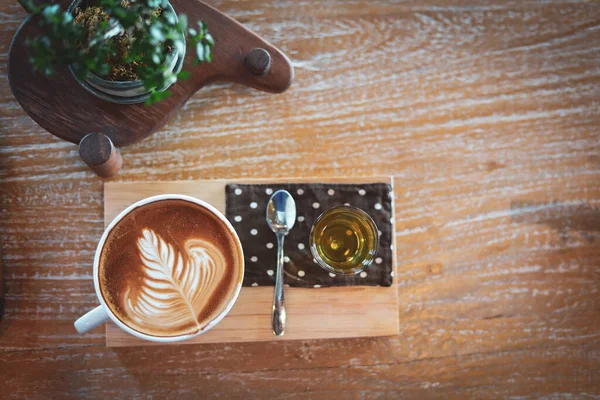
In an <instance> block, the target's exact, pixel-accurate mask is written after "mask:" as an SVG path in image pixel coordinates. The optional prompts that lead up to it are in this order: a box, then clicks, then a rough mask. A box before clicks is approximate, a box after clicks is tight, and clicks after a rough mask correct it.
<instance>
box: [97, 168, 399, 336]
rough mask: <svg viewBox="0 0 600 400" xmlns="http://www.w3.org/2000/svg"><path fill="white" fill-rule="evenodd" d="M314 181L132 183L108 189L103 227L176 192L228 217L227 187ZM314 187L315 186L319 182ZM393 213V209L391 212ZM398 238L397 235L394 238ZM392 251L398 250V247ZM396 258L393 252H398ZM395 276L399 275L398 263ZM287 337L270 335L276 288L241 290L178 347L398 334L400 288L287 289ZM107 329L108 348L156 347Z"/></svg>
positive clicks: (339, 180)
mask: <svg viewBox="0 0 600 400" xmlns="http://www.w3.org/2000/svg"><path fill="white" fill-rule="evenodd" d="M312 181H315V180H314V179H313V180H310V179H285V180H282V179H277V180H274V179H264V180H207V181H179V182H128V183H106V184H105V185H104V223H105V226H106V225H108V224H109V223H110V221H112V219H113V218H114V217H115V216H116V215H117V214H118V213H119V212H120V211H121V210H123V209H124V208H126V207H127V206H129V205H130V204H132V203H134V202H136V201H138V200H141V199H143V198H145V197H148V196H154V195H157V194H166V193H177V194H186V195H190V196H194V197H196V198H199V199H202V200H204V201H206V202H208V203H210V204H212V205H213V206H215V207H216V208H217V209H219V210H220V211H221V212H223V213H225V185H227V184H229V183H276V182H312ZM315 182H316V181H315ZM318 182H325V183H376V182H383V183H389V184H391V185H392V187H393V178H392V177H375V178H337V179H319V180H318ZM392 209H393V207H392ZM394 236H395V235H394ZM393 247H394V251H395V249H396V246H395V244H394V246H393ZM394 254H395V253H394ZM393 260H394V265H393V268H394V275H396V276H397V265H396V263H397V260H396V257H393ZM285 296H286V307H287V315H288V319H287V328H286V331H285V335H283V336H281V337H275V336H274V335H273V333H272V332H271V308H272V304H273V287H243V288H242V291H241V293H240V296H239V298H238V300H237V302H236V303H235V305H234V306H233V308H232V309H231V311H230V312H229V314H228V315H227V316H226V317H225V318H224V319H223V320H222V321H221V322H220V323H219V324H217V325H216V326H215V327H214V328H213V329H212V330H210V331H208V332H206V333H205V334H202V335H200V336H197V337H196V338H193V339H190V340H188V341H185V342H180V343H221V342H252V341H268V340H294V339H326V338H342V337H361V336H392V335H398V334H399V325H398V324H399V320H398V291H397V286H396V285H392V286H391V287H376V286H353V287H350V286H348V287H332V288H318V289H315V288H310V289H306V288H290V287H286V288H285ZM152 344H155V343H153V342H148V341H144V340H141V339H138V338H135V337H134V336H131V335H129V334H127V333H125V332H123V331H121V330H120V329H119V328H117V326H116V325H114V324H113V323H112V322H109V323H107V324H106V345H107V346H108V347H119V346H142V345H152Z"/></svg>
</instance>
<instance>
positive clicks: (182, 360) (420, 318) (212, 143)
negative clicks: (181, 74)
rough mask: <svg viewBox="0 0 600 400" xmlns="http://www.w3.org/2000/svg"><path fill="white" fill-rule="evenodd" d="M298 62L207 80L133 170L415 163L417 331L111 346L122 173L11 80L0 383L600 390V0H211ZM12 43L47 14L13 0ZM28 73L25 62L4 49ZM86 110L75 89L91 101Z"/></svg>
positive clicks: (191, 391) (2, 146) (276, 172)
mask: <svg viewBox="0 0 600 400" xmlns="http://www.w3.org/2000/svg"><path fill="white" fill-rule="evenodd" d="M211 4H214V5H216V6H217V7H218V8H220V9H221V10H224V11H226V12H228V13H230V14H231V15H232V16H233V17H235V18H237V19H239V20H240V21H242V22H243V23H245V24H246V25H247V26H249V27H250V28H252V29H254V30H256V31H257V32H259V33H260V34H262V35H264V37H265V38H267V39H268V40H270V41H272V42H273V43H274V44H276V45H278V46H280V47H281V48H282V49H283V50H284V51H285V52H287V54H288V55H289V56H290V57H291V58H292V59H293V60H294V65H295V68H296V79H295V83H294V85H293V86H292V88H291V89H290V90H289V91H288V92H287V93H285V94H283V95H278V96H273V95H267V94H264V93H259V92H256V91H253V90H250V89H246V88H242V87H240V86H236V85H229V84H227V85H214V86H212V87H210V88H206V89H205V90H202V91H201V92H199V93H198V94H197V95H196V96H195V97H194V98H193V99H191V101H190V102H189V103H188V105H187V106H186V107H185V109H184V110H182V111H181V112H180V113H179V114H178V115H177V117H176V118H175V119H174V120H173V121H172V122H171V123H170V124H169V125H168V126H167V127H166V128H165V129H163V130H162V131H161V132H159V133H157V134H156V135H154V136H153V137H152V138H150V139H148V140H145V141H143V142H142V143H139V144H137V145H135V146H132V147H128V148H125V149H124V150H123V153H124V158H125V160H126V164H125V166H124V169H123V171H122V173H121V174H120V175H119V176H118V177H117V178H116V180H117V181H131V180H144V179H147V180H151V179H160V180H166V179H171V180H172V179H210V178H232V177H234V178H250V177H268V176H277V177H284V176H296V177H303V176H310V175H314V176H336V175H352V176H364V175H387V174H390V175H394V176H395V179H396V197H397V199H398V201H397V203H396V210H395V212H396V216H397V219H396V224H397V232H396V235H397V236H396V238H397V242H398V249H399V266H400V267H399V274H398V277H397V285H398V289H399V293H400V303H401V306H400V309H399V310H398V313H399V317H400V324H401V326H400V332H401V334H400V336H398V337H390V338H373V339H351V340H347V339H346V340H319V341H299V342H296V341H291V342H278V343H256V344H230V345H191V346H171V347H152V348H121V349H107V348H105V346H104V333H103V332H104V330H103V328H98V329H97V330H95V331H93V332H92V333H90V334H88V335H85V336H79V335H78V334H77V333H76V332H75V330H74V329H73V325H72V323H73V321H74V320H75V319H76V318H77V317H78V316H79V315H80V314H82V313H84V312H85V311H86V310H89V309H90V308H92V307H94V306H95V305H96V304H97V301H96V298H95V296H94V293H93V284H92V277H91V264H92V257H93V253H94V248H95V245H96V243H97V241H98V239H99V238H100V235H101V232H102V225H103V221H102V217H103V216H102V202H103V199H102V180H100V179H99V178H97V177H96V176H95V175H93V174H92V172H90V170H88V168H87V167H85V166H84V165H83V164H82V162H81V161H80V159H79V157H78V155H77V148H76V147H75V146H74V145H72V144H69V143H66V142H62V141H60V140H58V139H56V138H54V137H53V136H51V135H49V134H47V133H46V132H44V131H43V130H42V129H41V128H39V127H38V126H37V125H36V124H35V123H34V122H33V121H32V120H31V119H30V118H29V117H27V116H26V115H25V113H24V112H23V111H22V110H21V108H20V107H19V104H18V103H17V102H16V101H15V100H14V98H13V96H12V94H11V92H10V89H9V87H8V82H7V79H5V78H4V79H1V80H0V104H1V106H0V117H1V120H0V124H1V125H0V126H1V128H0V129H1V131H2V133H1V136H0V153H1V155H0V179H1V187H0V210H1V214H0V215H1V217H0V241H1V243H2V257H3V261H4V264H5V271H4V276H5V285H6V304H5V306H6V307H5V314H4V317H3V319H2V321H1V322H0V397H1V398H3V399H4V398H12V397H14V398H28V399H34V398H47V397H54V398H62V397H64V398H82V397H90V398H101V399H110V398H150V397H152V398H176V399H187V398H202V399H208V398H225V399H226V398H243V399H254V398H269V399H274V398H286V399H307V398H316V399H362V398H391V399H396V398H399V397H446V396H455V397H459V398H465V397H479V398H495V397H504V396H531V397H539V396H544V397H549V398H559V397H567V396H573V397H586V396H590V395H599V394H600V5H599V4H598V3H597V2H596V3H595V4H594V3H591V2H590V3H585V2H581V3H576V2H571V1H567V0H565V1H561V0H556V1H552V2H520V1H514V2H512V1H511V2H504V1H499V0H490V1H483V0H474V1H460V0H457V1H453V2H446V1H441V0H426V1H398V2H394V1H376V0H374V1H358V0H357V1H352V2H344V1H341V0H340V1H339V2H336V1H333V0H331V1H327V2H320V3H318V2H310V1H307V0H289V1H288V0H286V1H276V0H272V1H258V0H248V1H243V2H241V1H234V0H221V1H213V2H211ZM0 12H1V15H2V21H1V22H0V29H1V30H2V36H1V37H0V57H1V58H3V59H4V60H5V59H6V55H7V52H8V46H9V42H10V39H11V37H12V34H13V33H14V31H15V30H16V28H17V26H18V24H19V22H20V21H21V20H22V19H23V18H24V16H25V13H24V11H23V10H22V9H21V8H20V6H19V5H18V4H16V2H13V1H5V2H3V3H2V4H1V5H0ZM0 73H1V74H2V75H4V77H6V63H5V62H2V63H1V64H0ZM74 112H76V110H74Z"/></svg>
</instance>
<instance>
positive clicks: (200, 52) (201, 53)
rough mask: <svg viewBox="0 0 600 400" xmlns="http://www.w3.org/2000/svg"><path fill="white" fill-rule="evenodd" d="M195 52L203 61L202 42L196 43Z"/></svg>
mask: <svg viewBox="0 0 600 400" xmlns="http://www.w3.org/2000/svg"><path fill="white" fill-rule="evenodd" d="M196 54H197V55H198V60H200V61H204V45H203V44H202V43H200V42H199V43H196Z"/></svg>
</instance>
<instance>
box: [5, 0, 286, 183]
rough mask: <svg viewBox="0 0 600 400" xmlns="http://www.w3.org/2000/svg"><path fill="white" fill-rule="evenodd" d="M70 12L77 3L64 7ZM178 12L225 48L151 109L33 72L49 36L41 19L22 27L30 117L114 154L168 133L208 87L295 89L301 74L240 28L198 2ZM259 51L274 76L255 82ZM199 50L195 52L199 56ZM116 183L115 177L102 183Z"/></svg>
mask: <svg viewBox="0 0 600 400" xmlns="http://www.w3.org/2000/svg"><path fill="white" fill-rule="evenodd" d="M60 3H61V4H62V6H63V9H66V8H67V6H68V5H69V4H70V3H71V0H61V1H60ZM171 3H172V5H173V7H174V8H175V10H176V11H177V12H178V13H183V14H185V15H187V16H188V17H189V18H190V23H191V22H192V21H194V22H193V23H195V21H200V20H202V21H204V22H206V24H207V25H208V26H210V32H211V35H212V36H213V37H214V39H215V42H216V43H218V45H216V46H215V47H214V48H213V50H212V52H213V60H212V61H211V62H210V63H201V64H200V65H199V66H193V62H194V54H195V53H194V51H188V53H187V54H186V57H185V61H184V65H183V70H184V71H187V72H190V74H191V75H190V78H189V79H187V80H180V81H178V82H177V83H176V84H175V85H173V86H172V87H171V88H170V91H171V93H172V96H170V97H169V98H167V99H165V100H164V101H161V102H160V103H157V104H154V105H153V106H152V107H148V106H146V105H144V104H143V103H141V104H132V105H123V104H113V103H110V102H108V101H104V100H102V99H100V98H98V97H96V96H93V95H91V94H89V93H88V92H87V91H86V90H84V89H83V88H82V87H81V86H80V84H79V83H78V82H77V81H76V80H75V79H74V78H73V75H72V74H71V72H70V71H69V70H68V69H67V68H66V67H65V68H57V71H56V73H55V74H54V75H52V76H50V77H47V76H44V75H43V74H40V73H36V72H35V71H33V67H32V66H31V65H30V63H29V61H28V59H29V55H28V52H27V48H26V46H25V43H26V41H27V40H28V39H31V38H34V37H36V36H38V35H41V34H42V30H41V28H40V27H39V24H38V17H36V16H33V17H28V18H27V19H26V20H25V21H23V23H22V24H21V25H20V26H19V28H18V30H17V32H16V34H15V36H14V38H13V40H12V42H11V45H10V49H9V55H8V59H9V63H8V79H9V82H10V87H11V89H12V92H13V94H14V96H15V98H16V99H17V101H18V102H19V104H20V105H21V107H23V109H24V110H25V111H26V112H27V113H28V114H29V116H30V117H31V118H33V119H34V120H35V121H36V122H37V123H38V124H39V125H40V126H41V127H43V128H44V129H46V130H47V131H48V132H50V133H52V134H53V135H56V136H58V137H60V138H62V139H64V140H68V141H70V142H72V143H76V144H77V143H79V141H80V140H81V139H82V138H83V137H84V136H86V135H88V134H89V133H91V132H99V133H102V134H105V135H107V136H108V137H109V138H110V139H111V140H112V141H113V143H114V145H115V146H117V147H120V146H127V145H129V144H131V143H135V142H138V141H140V140H142V139H144V138H146V137H147V136H149V135H151V134H152V133H154V132H155V131H156V130H157V129H160V128H162V127H163V125H164V124H166V123H167V122H168V121H169V119H170V118H171V117H172V116H173V115H174V114H175V113H176V112H177V111H178V110H179V109H180V108H181V107H182V106H183V105H184V104H185V102H186V101H187V100H188V99H189V98H190V97H191V96H192V95H193V94H194V93H196V92H197V91H198V90H199V89H201V88H202V87H203V86H205V85H206V84H207V83H210V82H215V81H225V82H238V83H241V84H243V85H246V86H250V87H253V88H256V89H259V90H263V91H267V92H273V93H280V92H283V91H284V90H286V89H287V88H288V87H289V86H290V85H291V83H292V80H293V76H294V70H293V68H292V66H291V65H290V61H289V60H288V58H287V57H286V56H285V55H284V54H282V53H281V52H280V51H279V50H278V49H277V48H275V47H274V46H273V45H271V44H269V43H267V42H265V41H264V40H263V39H262V38H260V37H259V36H258V35H256V34H255V33H254V32H252V31H250V30H248V29H246V28H244V27H243V26H242V25H241V24H240V23H239V22H237V21H235V20H234V19H232V18H230V17H228V16H227V15H224V14H223V13H221V12H219V11H218V10H216V9H214V8H212V7H210V6H209V5H207V4H205V3H203V2H201V1H198V0H173V1H172V2H171ZM255 48H261V49H263V51H264V52H266V53H267V55H268V56H270V58H269V66H270V69H269V71H268V73H267V71H266V70H265V71H264V74H259V75H257V74H255V73H254V72H251V71H250V70H248V69H247V68H246V66H245V60H246V56H247V55H249V54H250V53H251V51H252V50H253V49H255ZM192 50H193V49H192ZM103 176H109V175H103Z"/></svg>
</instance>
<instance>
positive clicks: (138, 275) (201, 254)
mask: <svg viewBox="0 0 600 400" xmlns="http://www.w3.org/2000/svg"><path fill="white" fill-rule="evenodd" d="M98 265H99V266H98V270H99V271H98V277H99V284H100V292H101V294H102V297H103V299H104V301H105V303H106V305H107V306H108V307H109V308H110V310H111V311H112V313H113V314H114V315H115V317H116V318H118V319H119V320H120V321H121V322H122V323H123V324H125V325H127V326H128V327H129V328H131V329H133V330H135V331H138V332H140V333H143V334H145V335H149V336H155V337H174V336H184V335H193V334H195V333H198V332H200V331H202V330H204V329H205V328H206V327H207V326H209V325H211V324H212V322H214V321H215V320H216V319H217V318H218V317H219V316H220V315H221V314H222V313H223V312H224V311H226V310H227V309H228V308H229V307H230V304H231V302H232V300H234V299H235V298H236V297H237V293H238V292H239V288H240V287H241V284H242V279H243V274H244V255H243V252H242V248H241V245H240V243H239V240H238V238H237V235H236V234H235V232H234V231H233V228H232V227H231V225H228V224H227V223H226V222H225V221H224V220H222V219H221V218H220V217H219V216H218V215H216V214H215V213H214V212H212V211H210V210H209V209H207V208H205V207H203V206H202V205H200V204H196V203H194V202H191V201H187V200H183V199H167V200H157V201H154V202H151V203H147V204H144V205H142V206H139V207H137V208H134V209H133V210H132V211H131V212H130V213H129V214H127V215H126V216H124V217H123V218H122V219H121V220H120V221H119V222H118V223H116V224H115V225H114V227H112V229H111V230H110V232H109V234H108V236H107V238H106V241H105V243H104V246H103V248H102V252H101V254H100V260H99V263H98Z"/></svg>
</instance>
